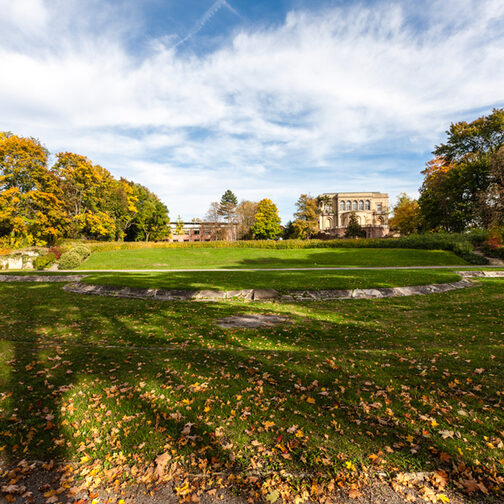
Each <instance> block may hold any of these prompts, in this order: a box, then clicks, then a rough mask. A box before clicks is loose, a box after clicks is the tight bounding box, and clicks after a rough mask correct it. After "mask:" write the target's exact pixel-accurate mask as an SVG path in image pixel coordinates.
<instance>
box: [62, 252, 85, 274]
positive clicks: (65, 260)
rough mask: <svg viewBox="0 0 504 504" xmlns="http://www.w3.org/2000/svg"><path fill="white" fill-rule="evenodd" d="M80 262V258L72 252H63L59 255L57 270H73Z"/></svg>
mask: <svg viewBox="0 0 504 504" xmlns="http://www.w3.org/2000/svg"><path fill="white" fill-rule="evenodd" d="M81 262H82V258H81V256H80V255H79V254H78V253H77V252H75V251H74V250H70V251H69V252H65V253H64V254H62V255H61V257H60V260H59V269H62V270H66V269H75V268H77V267H78V266H79V265H80V264H81Z"/></svg>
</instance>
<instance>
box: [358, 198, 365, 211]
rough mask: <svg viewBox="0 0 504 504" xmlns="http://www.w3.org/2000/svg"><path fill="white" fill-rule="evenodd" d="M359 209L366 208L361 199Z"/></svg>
mask: <svg viewBox="0 0 504 504" xmlns="http://www.w3.org/2000/svg"><path fill="white" fill-rule="evenodd" d="M359 210H364V201H362V200H360V201H359Z"/></svg>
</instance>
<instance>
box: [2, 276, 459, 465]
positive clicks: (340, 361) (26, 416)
mask: <svg viewBox="0 0 504 504" xmlns="http://www.w3.org/2000/svg"><path fill="white" fill-rule="evenodd" d="M0 293H1V298H3V299H1V298H0V302H2V306H3V307H4V309H3V313H2V315H1V316H0V324H1V325H2V326H3V327H2V328H1V330H2V334H4V335H7V340H8V345H10V348H9V349H7V350H6V351H4V352H3V353H4V354H6V353H9V354H10V355H9V359H8V360H9V364H8V365H9V369H10V374H9V376H8V377H7V380H6V381H5V383H4V384H3V386H2V388H3V392H4V393H6V394H7V395H8V398H7V399H4V401H7V408H6V410H4V412H3V414H2V416H1V417H0V432H2V433H3V435H2V438H3V443H5V444H6V447H7V448H6V450H5V454H6V457H7V461H8V462H9V463H15V462H18V461H19V460H20V459H28V460H34V459H39V460H50V459H54V458H56V459H60V460H67V459H72V458H75V457H79V456H81V455H82V454H83V453H89V454H90V456H91V457H92V458H96V457H98V458H102V459H103V458H104V457H105V455H106V454H107V453H109V452H110V451H116V452H117V451H122V452H123V454H124V455H125V456H126V458H127V459H128V460H130V461H135V460H138V459H137V457H138V452H139V450H140V449H139V445H141V444H142V443H146V447H145V449H144V452H143V453H144V455H145V457H146V459H147V460H148V461H154V459H155V458H156V456H157V455H159V454H160V453H162V452H164V451H167V450H169V449H174V450H176V452H177V453H180V454H184V455H185V457H186V462H187V463H188V465H189V470H190V471H191V472H201V471H203V470H204V468H205V467H207V468H211V470H212V471H225V472H234V473H241V472H242V471H243V470H250V469H253V468H254V467H255V468H256V469H257V470H259V471H263V470H264V471H266V472H267V471H271V470H273V471H278V469H279V467H280V466H284V467H285V468H286V469H288V470H290V471H292V472H294V473H305V472H311V473H314V474H317V473H320V474H322V473H325V474H330V473H331V472H332V471H334V464H335V463H337V461H338V453H339V454H340V455H339V463H340V465H341V464H342V462H341V454H343V455H344V457H346V456H348V454H351V453H353V454H354V455H356V454H357V455H360V453H359V452H361V454H362V455H363V458H365V457H366V456H367V455H369V454H376V453H379V452H380V451H381V450H383V449H384V447H385V446H391V445H393V443H395V442H397V441H401V442H404V440H405V439H406V438H407V436H409V435H413V436H415V439H417V438H418V436H417V433H415V427H414V425H413V424H406V423H404V422H395V421H394V420H393V419H392V418H390V417H387V415H385V414H384V413H383V410H382V409H376V408H370V409H369V410H368V411H367V412H366V413H364V414H363V412H362V407H361V404H360V402H361V401H362V400H365V401H366V402H370V401H371V398H370V395H369V393H368V391H366V387H367V388H369V387H370V386H368V385H366V383H367V382H370V383H375V382H377V381H379V382H380V388H383V389H384V388H385V387H386V386H387V384H390V383H392V382H395V383H396V384H397V386H398V387H400V383H404V382H407V381H408V376H407V375H408V372H409V371H408V366H407V365H406V364H401V363H398V362H394V364H393V365H392V366H390V367H384V368H381V369H380V373H379V375H377V374H376V373H372V372H370V374H369V375H366V374H363V371H362V369H363V368H360V369H359V366H356V363H355V361H354V360H352V359H348V358H346V357H345V356H344V355H343V356H341V357H338V356H337V355H334V354H329V355H328V357H330V359H329V360H324V358H320V357H318V356H317V355H316V353H314V352H313V350H312V351H301V350H300V351H291V352H283V351H282V350H269V351H258V350H257V349H256V348H255V347H254V345H253V344H251V346H250V348H247V340H246V337H244V338H242V339H241V341H240V343H239V345H238V346H237V342H236V340H235V339H234V336H235V335H236V334H237V333H239V334H241V333H243V334H244V335H245V334H250V333H251V332H247V331H241V332H240V331H226V330H221V329H214V328H213V327H212V321H213V320H215V319H217V318H220V317H222V316H226V315H229V314H231V313H236V312H237V311H239V310H240V308H239V307H238V308H237V307H236V306H232V305H229V304H226V303H222V304H219V303H212V304H205V305H198V307H194V306H193V305H191V306H189V305H188V304H186V303H171V304H168V303H158V302H148V301H138V300H123V299H111V298H90V297H81V296H78V295H72V294H67V293H64V292H62V291H60V290H59V286H48V285H43V284H42V285H36V286H32V285H28V284H24V285H9V286H5V285H4V286H2V290H1V291H0ZM145 314H147V315H148V316H150V317H156V326H158V327H159V328H160V331H161V332H160V333H158V334H154V333H152V334H149V335H148V336H147V337H142V334H143V332H144V331H145V328H142V327H141V326H142V324H143V323H144V320H145ZM188 317H193V320H191V318H188ZM194 318H198V320H194ZM174 320H175V322H174ZM203 320H204V323H203V322H202V321H203ZM163 325H165V326H166V327H170V328H174V330H175V331H176V327H177V326H180V327H181V328H182V329H181V331H182V333H183V336H182V338H180V337H179V338H176V337H175V338H174V339H173V341H172V343H173V344H174V345H175V346H177V348H178V349H176V350H163V349H161V348H160V349H158V350H149V349H142V348H141V346H142V344H143V345H144V346H145V344H149V345H152V344H156V345H160V346H162V345H166V343H167V341H171V340H170V334H168V336H167V334H166V333H165V332H163V330H162V329H163ZM352 325H354V326H355V328H356V330H358V331H359V332H362V331H363V330H364V329H363V327H362V325H358V323H357V321H352V320H348V319H347V320H345V321H344V322H342V324H341V326H342V327H343V326H344V327H345V328H350V327H351V326H352ZM64 328H66V330H65V329H64ZM339 330H341V329H340V328H338V327H337V326H336V327H333V328H332V331H334V332H338V331H339ZM345 330H346V329H345ZM52 331H55V332H58V335H53V334H51V333H52ZM62 331H63V332H65V333H66V334H62V333H61V332H62ZM170 331H171V329H170ZM365 331H366V335H367V339H368V340H373V336H375V337H376V338H375V339H378V338H380V337H382V336H383V334H382V333H380V332H379V331H377V330H376V329H373V327H372V326H368V327H366V328H365ZM197 332H199V333H200V334H196V333H197ZM100 333H101V334H100ZM252 334H254V333H252ZM261 334H262V336H263V338H265V339H267V338H268V334H269V335H270V336H271V334H275V335H276V337H279V336H280V332H274V331H271V330H270V331H269V332H268V331H262V332H261ZM54 336H56V337H54ZM184 338H185V339H186V341H185V342H184ZM310 338H311V340H310ZM21 340H23V341H21ZM209 341H210V342H211V344H212V346H214V349H213V350H210V349H208V348H207V345H208V343H209ZM304 341H305V342H306V343H309V346H312V347H313V348H314V349H316V346H317V345H318V344H319V343H320V339H319V337H317V336H310V335H309V333H308V331H307V332H306V334H304ZM343 341H344V340H343V339H342V342H343ZM47 343H48V345H47ZM107 343H108V344H110V343H112V344H114V345H116V346H117V348H106V346H105V345H106V344H107ZM139 343H140V345H139ZM132 344H134V346H133V347H130V346H129V345H132ZM420 380H422V379H421V378H420ZM427 380H428V378H427V379H426V380H425V384H427ZM335 381H337V382H338V383H339V384H345V387H346V392H342V393H341V394H340V395H339V396H338V397H337V399H336V400H335V399H334V398H331V397H330V395H329V396H327V395H325V394H321V393H320V392H321V391H323V389H324V388H325V389H326V390H331V389H334V388H337V387H338V386H336V385H335ZM196 382H198V383H208V384H209V385H208V386H207V388H202V389H200V390H198V389H197V387H196V388H194V387H192V388H191V386H192V385H194V383H196ZM352 382H353V383H354V384H355V386H354V388H353V389H352V388H349V386H348V383H352ZM142 384H143V385H142ZM113 386H116V387H121V386H123V387H125V388H127V389H128V393H125V394H124V397H122V398H121V399H116V397H107V394H106V393H105V392H104V389H105V388H108V389H110V388H111V387H113ZM345 387H344V388H345ZM371 388H372V387H371ZM426 388H429V387H428V386H426ZM152 390H155V391H156V392H155V393H152V392H151V391H152ZM93 394H95V396H94V397H95V398H96V397H97V395H96V394H98V395H101V398H99V399H97V400H93ZM239 395H241V396H243V397H242V399H239V400H238V399H237V396H239ZM392 395H393V394H391V396H392ZM163 396H164V397H163ZM303 396H304V398H302V397H303ZM70 397H71V398H72V399H73V401H74V402H73V404H74V405H75V408H76V411H77V413H76V414H75V415H74V416H73V417H72V419H71V420H70V421H69V420H68V418H65V416H68V404H69V398H70ZM307 397H310V398H311V401H310V402H308V401H307V400H306V398H307ZM446 398H447V397H446V394H445V397H443V398H442V400H446ZM440 400H441V398H440ZM188 401H189V402H188ZM240 401H241V402H240ZM237 403H239V404H238V405H237ZM102 405H103V406H104V407H102ZM206 406H207V407H208V408H209V410H208V412H207V413H205V410H204V408H205V407H206ZM62 407H65V408H67V409H66V413H64V412H62ZM79 408H80V409H79ZM247 408H248V409H247ZM429 408H430V406H429V407H428V408H427V409H429ZM104 410H105V411H104ZM108 411H110V412H111V413H110V419H111V420H107V412H108ZM233 411H234V414H233ZM247 411H248V412H249V413H250V415H249V416H247V415H246V414H245V415H243V414H242V413H243V412H247ZM124 416H127V417H133V418H135V419H136V420H134V421H133V423H132V424H131V427H130V428H129V429H123V428H122V427H121V429H120V430H121V433H120V434H119V435H117V433H116V434H114V431H113V429H114V422H115V421H117V423H120V422H122V421H123V420H122V419H123V418H124ZM93 417H95V419H94V420H93ZM89 419H91V420H92V421H95V424H96V425H95V427H98V428H99V429H98V436H97V435H95V433H93V430H92V429H89V428H86V427H85V424H86V421H88V420H89ZM268 421H274V422H275V425H274V428H273V427H270V428H266V429H265V428H264V425H265V422H268ZM333 422H336V423H337V424H339V425H340V427H339V428H340V429H341V430H342V432H344V436H342V435H341V434H335V433H334V430H332V429H331V428H330V426H331V425H332V424H333ZM189 424H192V425H191V427H190V429H189V431H188V432H186V433H185V434H184V433H183V432H184V428H187V426H188V425H189ZM293 424H298V425H299V426H300V427H299V429H300V430H301V431H304V434H305V436H296V431H294V432H293V433H292V435H291V436H288V435H287V434H286V432H285V429H286V428H288V427H291V426H292V425H293ZM220 427H222V429H221V428H220ZM278 427H282V431H281V434H279V432H280V431H278V430H277V428H278ZM245 429H246V430H248V431H249V433H248V434H247V435H245V434H244V431H245ZM77 431H80V432H81V434H80V435H77V436H75V433H76V432H77ZM83 432H86V438H85V447H84V448H82V445H80V441H81V440H82V438H83V434H82V433H83ZM308 434H309V437H306V435H308ZM324 434H328V435H329V438H326V437H325V436H324ZM114 435H115V436H116V437H115V438H114ZM279 435H280V436H282V437H283V438H285V439H282V440H281V441H278V439H279V438H278V436H279ZM97 437H98V438H101V442H102V444H100V443H98V441H97ZM333 437H334V438H336V437H338V443H335V442H334V439H333ZM287 438H288V439H287ZM113 439H119V440H120V443H119V445H117V443H116V445H114V443H112V444H107V443H110V442H111V441H112V440H113ZM254 440H259V441H258V442H259V443H260V446H262V447H263V448H264V450H263V451H262V452H261V450H259V449H256V448H251V445H250V443H251V442H252V441H254ZM91 443H94V448H90V447H89V446H90V445H91ZM279 443H284V444H285V445H287V443H289V452H288V453H289V456H290V459H284V458H282V457H281V453H282V450H281V448H278V444H279ZM86 445H88V446H87V447H86ZM326 445H327V446H326ZM435 445H436V441H435V440H434V439H432V438H429V439H424V440H419V450H420V452H421V455H419V456H418V458H417V459H416V462H415V463H416V467H418V468H427V469H430V468H432V467H433V466H436V467H438V466H439V457H438V455H437V454H436V453H434V452H433V451H432V449H430V450H429V448H428V447H429V446H435ZM410 448H411V444H408V443H406V442H404V446H403V448H398V449H397V452H398V453H397V456H398V457H399V458H400V456H401V455H400V454H401V453H402V451H401V450H403V452H404V453H405V457H404V460H405V461H407V460H409V458H410V454H409V450H410ZM443 449H444V450H445V451H447V450H448V452H449V448H446V447H444V448H443ZM345 450H348V451H347V453H345ZM272 454H273V455H272ZM449 454H450V455H451V456H453V457H455V456H456V455H457V454H456V452H455V447H454V448H453V452H449ZM318 455H322V456H329V457H330V458H331V460H332V462H331V464H330V465H329V466H326V465H323V464H322V463H321V461H320V457H319V456H318ZM459 458H460V457H459ZM302 459H304V460H302ZM467 462H468V463H469V461H467ZM279 464H280V465H279Z"/></svg>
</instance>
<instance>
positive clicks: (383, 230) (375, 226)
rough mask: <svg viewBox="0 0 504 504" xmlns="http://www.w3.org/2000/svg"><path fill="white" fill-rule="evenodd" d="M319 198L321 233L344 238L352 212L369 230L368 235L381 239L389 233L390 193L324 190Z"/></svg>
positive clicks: (365, 228) (368, 236)
mask: <svg viewBox="0 0 504 504" xmlns="http://www.w3.org/2000/svg"><path fill="white" fill-rule="evenodd" d="M320 198H321V201H322V203H321V213H320V216H319V229H320V232H321V233H322V234H325V235H329V236H335V237H343V236H344V235H345V230H346V227H347V226H348V223H349V221H350V216H351V215H352V213H354V214H355V216H356V217H357V221H358V222H359V224H360V225H361V226H362V227H363V228H364V230H365V231H366V237H367V238H381V237H383V236H386V235H387V234H388V232H389V227H388V194H385V193H378V192H347V193H324V194H322V195H321V196H320Z"/></svg>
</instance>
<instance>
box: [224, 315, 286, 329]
mask: <svg viewBox="0 0 504 504" xmlns="http://www.w3.org/2000/svg"><path fill="white" fill-rule="evenodd" d="M286 322H289V318H288V317H284V316H282V315H261V314H239V315H231V316H230V317H224V318H221V319H220V320H218V321H217V325H218V326H219V327H222V328H223V329H233V328H245V329H258V328H260V327H273V326H276V325H279V324H284V323H286Z"/></svg>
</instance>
